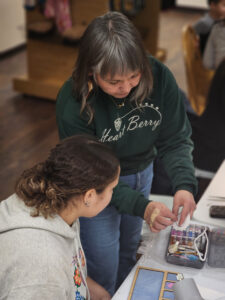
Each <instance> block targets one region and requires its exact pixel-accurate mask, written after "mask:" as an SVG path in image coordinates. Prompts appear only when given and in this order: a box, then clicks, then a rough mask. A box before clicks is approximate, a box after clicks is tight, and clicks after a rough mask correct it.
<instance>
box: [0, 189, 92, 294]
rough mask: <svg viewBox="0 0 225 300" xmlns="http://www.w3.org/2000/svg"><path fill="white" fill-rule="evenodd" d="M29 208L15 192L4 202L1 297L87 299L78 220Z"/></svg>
mask: <svg viewBox="0 0 225 300" xmlns="http://www.w3.org/2000/svg"><path fill="white" fill-rule="evenodd" d="M31 212H32V208H29V207H27V206H26V205H25V204H24V202H23V201H22V200H21V199H19V198H18V196H16V195H15V194H13V195H12V196H11V197H9V198H8V199H6V200H4V201H2V202H1V203H0V300H3V299H7V300H12V299H17V300H27V299H29V300H31V299H35V300H36V299H37V300H39V299H44V300H53V299H54V300H64V299H68V300H72V299H79V300H83V299H89V292H88V289H87V285H86V276H87V272H86V261H85V257H84V252H83V249H82V246H81V243H80V237H79V221H78V220H77V221H75V222H74V223H73V225H72V226H69V225H68V224H67V223H66V222H65V221H64V220H63V219H62V218H61V217H60V216H58V215H56V216H55V217H54V218H48V219H45V218H44V217H42V216H39V217H32V216H30V213H31Z"/></svg>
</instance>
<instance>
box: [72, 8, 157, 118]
mask: <svg viewBox="0 0 225 300" xmlns="http://www.w3.org/2000/svg"><path fill="white" fill-rule="evenodd" d="M136 70H139V71H140V73H141V79H140V82H139V84H138V86H137V87H135V88H134V90H133V91H132V95H131V98H130V100H131V101H134V102H135V103H136V105H137V106H138V105H139V104H141V103H142V102H143V100H144V99H145V98H146V97H149V95H150V93H151V90H152V86H153V77H152V72H151V68H150V64H149V61H148V58H147V53H146V51H145V49H144V46H143V42H142V39H141V36H140V34H139V32H138V31H137V29H136V28H135V26H134V25H133V23H132V22H131V21H130V20H129V19H128V18H127V17H126V16H125V15H123V14H122V13H119V12H108V13H106V14H104V15H103V16H99V17H97V18H95V19H94V20H93V21H92V22H91V23H90V24H89V25H88V27H87V29H86V31H85V32H84V35H83V36H82V38H81V41H80V45H79V53H78V58H77V61H76V65H75V69H74V71H73V74H72V78H73V82H74V91H75V93H76V95H77V97H78V101H81V113H82V111H83V110H84V109H85V110H86V112H87V114H88V115H89V123H90V122H91V120H92V119H93V115H94V111H93V109H92V107H91V105H90V104H89V103H88V101H87V98H88V95H89V91H90V86H91V85H90V83H92V86H93V91H92V92H96V91H97V89H98V86H97V85H96V83H95V80H94V76H90V74H93V75H95V74H96V73H98V74H100V76H101V77H104V76H105V75H107V74H110V75H111V76H112V77H113V76H115V74H126V73H128V72H133V71H136Z"/></svg>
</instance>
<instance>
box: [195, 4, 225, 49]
mask: <svg viewBox="0 0 225 300" xmlns="http://www.w3.org/2000/svg"><path fill="white" fill-rule="evenodd" d="M208 5H209V11H208V12H207V13H206V14H205V15H204V17H202V18H200V19H199V20H198V21H197V22H196V23H195V24H194V25H193V28H194V30H195V32H196V34H197V35H198V36H199V47H200V51H201V53H202V54H203V53H204V50H205V46H206V43H207V40H208V37H209V34H210V31H211V29H212V27H213V25H214V23H215V22H216V21H218V20H221V19H224V18H225V0H208Z"/></svg>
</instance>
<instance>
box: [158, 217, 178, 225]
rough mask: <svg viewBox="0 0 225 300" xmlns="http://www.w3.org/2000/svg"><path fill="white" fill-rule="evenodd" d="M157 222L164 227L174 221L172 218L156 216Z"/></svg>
mask: <svg viewBox="0 0 225 300" xmlns="http://www.w3.org/2000/svg"><path fill="white" fill-rule="evenodd" d="M157 222H158V223H160V224H162V225H164V226H166V227H167V226H170V225H172V224H173V223H174V221H173V220H171V219H168V218H165V217H163V216H158V218H157Z"/></svg>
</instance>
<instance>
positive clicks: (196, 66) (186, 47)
mask: <svg viewBox="0 0 225 300" xmlns="http://www.w3.org/2000/svg"><path fill="white" fill-rule="evenodd" d="M182 48H183V55H184V64H185V71H186V78H187V88H188V98H189V101H190V104H191V106H192V108H193V110H194V111H195V112H196V113H197V114H198V115H201V114H202V113H203V111H204V109H205V107H206V99H207V94H208V89H209V86H210V82H211V79H212V77H213V74H214V72H213V71H211V70H208V69H206V68H205V67H204V66H203V63H202V56H201V53H200V49H199V47H198V37H197V35H196V33H195V31H194V29H193V28H192V27H191V26H190V25H187V26H185V27H184V28H183V31H182Z"/></svg>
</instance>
